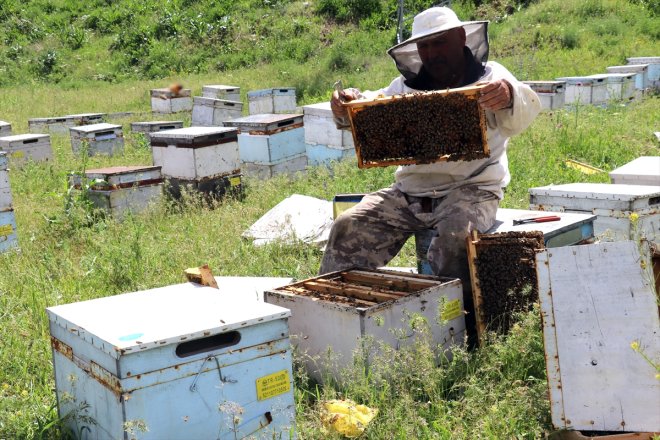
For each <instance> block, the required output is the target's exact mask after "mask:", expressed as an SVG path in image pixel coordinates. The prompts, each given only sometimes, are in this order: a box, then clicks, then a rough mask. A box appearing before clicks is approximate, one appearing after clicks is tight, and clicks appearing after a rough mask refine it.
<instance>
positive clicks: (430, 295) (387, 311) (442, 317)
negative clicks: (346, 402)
mask: <svg viewBox="0 0 660 440" xmlns="http://www.w3.org/2000/svg"><path fill="white" fill-rule="evenodd" d="M264 301H266V302H268V303H271V304H275V305H279V306H282V307H286V308H287V309H289V310H291V313H292V315H291V318H289V326H290V330H291V334H292V335H296V343H295V345H296V346H297V348H298V350H299V351H300V353H301V354H304V359H305V361H304V362H305V364H306V367H307V371H308V373H309V374H310V376H311V377H313V378H315V379H316V380H323V378H324V377H325V376H326V374H329V375H332V376H334V377H335V379H339V377H340V376H341V371H342V370H343V369H344V368H347V367H348V366H350V365H352V364H353V356H354V354H355V352H356V350H358V351H359V349H360V347H362V344H363V342H364V341H363V338H368V339H371V338H373V340H374V341H376V342H377V343H378V344H384V345H388V346H390V347H394V348H399V347H402V346H404V345H407V344H411V343H413V342H414V341H415V340H416V335H418V332H415V331H413V329H412V328H411V327H410V325H409V324H410V319H411V317H412V316H416V317H418V319H419V320H423V321H424V322H426V323H427V325H428V336H429V337H430V338H431V340H432V342H433V344H434V347H438V349H439V351H444V350H448V349H449V348H450V346H451V345H452V344H455V343H460V342H461V341H462V340H463V332H464V330H465V320H464V313H463V289H462V287H461V282H460V280H458V279H449V278H439V277H432V276H425V275H417V274H411V273H404V272H394V271H388V270H382V269H379V270H371V269H359V268H355V269H350V270H343V271H338V272H332V273H328V274H325V275H321V276H318V277H315V278H311V279H307V280H302V281H299V282H297V283H293V284H290V285H288V286H283V287H280V288H277V289H273V290H269V291H265V292H264ZM329 353H331V356H329V357H326V356H328V354H329Z"/></svg>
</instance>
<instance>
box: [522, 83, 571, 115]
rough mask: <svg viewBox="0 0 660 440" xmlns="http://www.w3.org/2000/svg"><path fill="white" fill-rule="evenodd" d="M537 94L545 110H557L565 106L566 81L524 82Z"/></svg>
mask: <svg viewBox="0 0 660 440" xmlns="http://www.w3.org/2000/svg"><path fill="white" fill-rule="evenodd" d="M523 82H524V83H525V84H527V85H528V86H529V87H531V89H532V90H534V91H535V92H536V94H537V95H538V97H539V99H540V100H541V108H543V109H544V110H556V109H558V108H562V107H563V106H564V101H565V98H566V82H565V81H523Z"/></svg>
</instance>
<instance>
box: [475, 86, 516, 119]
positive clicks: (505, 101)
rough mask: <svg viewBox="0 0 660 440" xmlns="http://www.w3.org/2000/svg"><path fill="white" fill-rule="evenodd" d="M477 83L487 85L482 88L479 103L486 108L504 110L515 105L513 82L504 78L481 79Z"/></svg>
mask: <svg viewBox="0 0 660 440" xmlns="http://www.w3.org/2000/svg"><path fill="white" fill-rule="evenodd" d="M476 85H478V86H483V85H485V87H484V88H483V89H481V96H480V97H479V104H480V105H481V106H482V107H483V108H485V109H486V110H492V111H496V110H502V109H505V108H510V107H511V106H512V105H513V91H512V88H511V84H509V82H508V81H506V80H504V79H499V80H497V81H481V82H478V83H477V84H476Z"/></svg>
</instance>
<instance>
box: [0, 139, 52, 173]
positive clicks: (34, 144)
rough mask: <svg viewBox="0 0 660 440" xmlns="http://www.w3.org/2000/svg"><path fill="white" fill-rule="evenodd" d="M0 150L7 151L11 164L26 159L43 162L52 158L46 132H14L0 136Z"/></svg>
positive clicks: (19, 162) (22, 161) (20, 162)
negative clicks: (14, 133) (10, 134)
mask: <svg viewBox="0 0 660 440" xmlns="http://www.w3.org/2000/svg"><path fill="white" fill-rule="evenodd" d="M0 150H2V151H5V152H7V156H8V157H9V160H10V161H11V162H12V163H13V164H17V165H20V164H23V163H24V162H26V161H27V160H32V161H35V162H44V161H49V160H53V148H52V147H51V145H50V136H49V135H47V134H16V135H13V136H4V137H0Z"/></svg>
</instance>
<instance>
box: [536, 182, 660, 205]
mask: <svg viewBox="0 0 660 440" xmlns="http://www.w3.org/2000/svg"><path fill="white" fill-rule="evenodd" d="M529 192H530V194H535V195H548V196H556V197H564V198H566V200H567V201H568V200H571V199H575V198H578V197H579V198H589V199H595V200H616V201H634V200H637V199H641V198H649V197H658V196H660V186H653V185H622V184H613V183H566V184H563V185H548V186H540V187H537V188H530V190H529Z"/></svg>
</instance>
